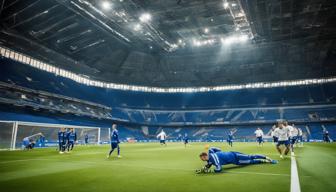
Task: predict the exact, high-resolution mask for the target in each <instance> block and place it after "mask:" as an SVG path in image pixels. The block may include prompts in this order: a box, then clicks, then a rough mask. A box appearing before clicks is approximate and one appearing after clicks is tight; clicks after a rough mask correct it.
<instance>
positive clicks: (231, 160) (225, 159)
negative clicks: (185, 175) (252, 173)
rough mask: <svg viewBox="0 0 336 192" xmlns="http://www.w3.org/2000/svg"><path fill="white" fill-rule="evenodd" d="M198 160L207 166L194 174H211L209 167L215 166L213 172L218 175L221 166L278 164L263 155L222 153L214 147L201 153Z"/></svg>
mask: <svg viewBox="0 0 336 192" xmlns="http://www.w3.org/2000/svg"><path fill="white" fill-rule="evenodd" d="M200 158H201V160H202V161H206V162H207V164H206V165H205V166H204V167H203V168H202V169H198V170H196V173H209V172H211V170H210V167H211V166H215V169H214V172H216V173H219V172H221V171H222V166H223V165H228V164H235V165H252V164H261V163H271V164H276V163H278V162H277V161H276V160H272V159H271V158H269V157H266V156H264V155H247V154H243V153H240V152H233V151H229V152H224V151H221V150H220V149H219V148H215V147H212V148H210V149H209V151H208V153H206V152H203V153H201V154H200Z"/></svg>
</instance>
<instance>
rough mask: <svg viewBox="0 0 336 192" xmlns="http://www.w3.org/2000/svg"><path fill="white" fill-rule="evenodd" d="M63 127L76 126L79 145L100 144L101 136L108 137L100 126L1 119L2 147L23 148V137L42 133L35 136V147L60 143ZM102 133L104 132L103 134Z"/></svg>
mask: <svg viewBox="0 0 336 192" xmlns="http://www.w3.org/2000/svg"><path fill="white" fill-rule="evenodd" d="M61 128H66V129H71V128H74V130H75V132H76V133H77V142H78V144H79V145H88V144H91V145H92V144H100V143H102V141H101V138H103V140H105V139H106V138H108V136H106V135H105V134H108V132H107V131H106V130H105V129H101V128H100V127H87V126H74V125H63V124H47V123H33V122H20V121H13V122H10V121H0V149H21V148H22V145H23V139H24V138H25V137H29V136H31V135H35V134H38V133H42V135H43V136H37V137H34V138H33V139H34V141H35V147H52V146H57V145H58V131H59V130H60V129H61ZM101 133H102V134H101Z"/></svg>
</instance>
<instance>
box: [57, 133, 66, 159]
mask: <svg viewBox="0 0 336 192" xmlns="http://www.w3.org/2000/svg"><path fill="white" fill-rule="evenodd" d="M66 142H67V141H66V132H65V128H61V129H60V130H59V131H58V151H59V153H60V154H63V153H64V151H65V146H66Z"/></svg>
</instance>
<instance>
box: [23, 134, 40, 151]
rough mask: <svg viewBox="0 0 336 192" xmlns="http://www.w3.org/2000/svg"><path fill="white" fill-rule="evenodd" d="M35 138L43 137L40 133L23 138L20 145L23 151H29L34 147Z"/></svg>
mask: <svg viewBox="0 0 336 192" xmlns="http://www.w3.org/2000/svg"><path fill="white" fill-rule="evenodd" d="M37 137H44V136H43V134H42V133H37V134H34V135H31V136H28V137H25V138H23V140H22V144H23V147H24V150H30V149H33V148H34V147H35V141H36V139H37Z"/></svg>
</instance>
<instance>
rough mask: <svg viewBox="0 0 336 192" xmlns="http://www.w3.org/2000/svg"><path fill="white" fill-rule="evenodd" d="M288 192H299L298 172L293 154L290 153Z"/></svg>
mask: <svg viewBox="0 0 336 192" xmlns="http://www.w3.org/2000/svg"><path fill="white" fill-rule="evenodd" d="M290 192H301V188H300V180H299V172H298V169H297V164H296V159H295V154H294V152H292V153H291V185H290Z"/></svg>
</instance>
